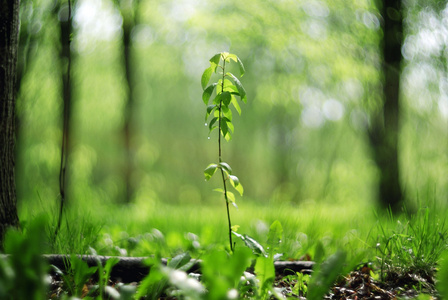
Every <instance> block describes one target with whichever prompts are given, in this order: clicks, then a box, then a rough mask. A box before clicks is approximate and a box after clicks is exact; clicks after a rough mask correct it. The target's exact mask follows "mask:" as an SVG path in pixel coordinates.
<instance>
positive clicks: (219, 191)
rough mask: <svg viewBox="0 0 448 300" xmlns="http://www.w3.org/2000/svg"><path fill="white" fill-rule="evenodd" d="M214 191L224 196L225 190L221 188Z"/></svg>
mask: <svg viewBox="0 0 448 300" xmlns="http://www.w3.org/2000/svg"><path fill="white" fill-rule="evenodd" d="M213 191H214V192H218V193H222V194H224V190H223V189H220V188H217V189H214V190H213Z"/></svg>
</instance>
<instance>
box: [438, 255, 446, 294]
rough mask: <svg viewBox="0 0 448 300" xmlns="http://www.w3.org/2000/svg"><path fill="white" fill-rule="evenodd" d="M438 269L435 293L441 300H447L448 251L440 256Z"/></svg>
mask: <svg viewBox="0 0 448 300" xmlns="http://www.w3.org/2000/svg"><path fill="white" fill-rule="evenodd" d="M438 269H439V270H438V272H437V291H438V292H439V294H440V296H441V297H442V299H448V251H445V252H444V253H443V254H442V255H441V257H440V259H439V268H438Z"/></svg>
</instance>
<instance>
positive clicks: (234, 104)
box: [232, 96, 241, 116]
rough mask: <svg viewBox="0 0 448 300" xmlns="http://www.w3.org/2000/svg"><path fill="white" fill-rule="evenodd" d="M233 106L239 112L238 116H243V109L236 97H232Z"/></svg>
mask: <svg viewBox="0 0 448 300" xmlns="http://www.w3.org/2000/svg"><path fill="white" fill-rule="evenodd" d="M232 105H233V107H235V110H236V111H237V112H238V114H239V115H240V116H241V107H240V105H239V104H238V101H237V100H236V98H235V97H233V96H232Z"/></svg>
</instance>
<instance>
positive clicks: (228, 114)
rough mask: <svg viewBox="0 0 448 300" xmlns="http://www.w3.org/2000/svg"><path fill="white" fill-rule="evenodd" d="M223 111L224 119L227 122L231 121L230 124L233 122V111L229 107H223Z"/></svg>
mask: <svg viewBox="0 0 448 300" xmlns="http://www.w3.org/2000/svg"><path fill="white" fill-rule="evenodd" d="M221 110H222V113H223V114H224V117H225V118H226V119H227V120H229V122H232V111H231V110H230V109H229V107H228V106H225V105H223V106H222V109H221Z"/></svg>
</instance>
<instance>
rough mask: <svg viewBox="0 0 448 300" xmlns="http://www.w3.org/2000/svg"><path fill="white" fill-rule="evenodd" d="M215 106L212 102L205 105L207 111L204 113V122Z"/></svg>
mask: <svg viewBox="0 0 448 300" xmlns="http://www.w3.org/2000/svg"><path fill="white" fill-rule="evenodd" d="M215 108H216V105H214V104H212V105H209V106H207V113H206V114H205V122H207V119H208V117H209V116H210V114H211V113H212V111H213V110H214V109H215Z"/></svg>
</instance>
